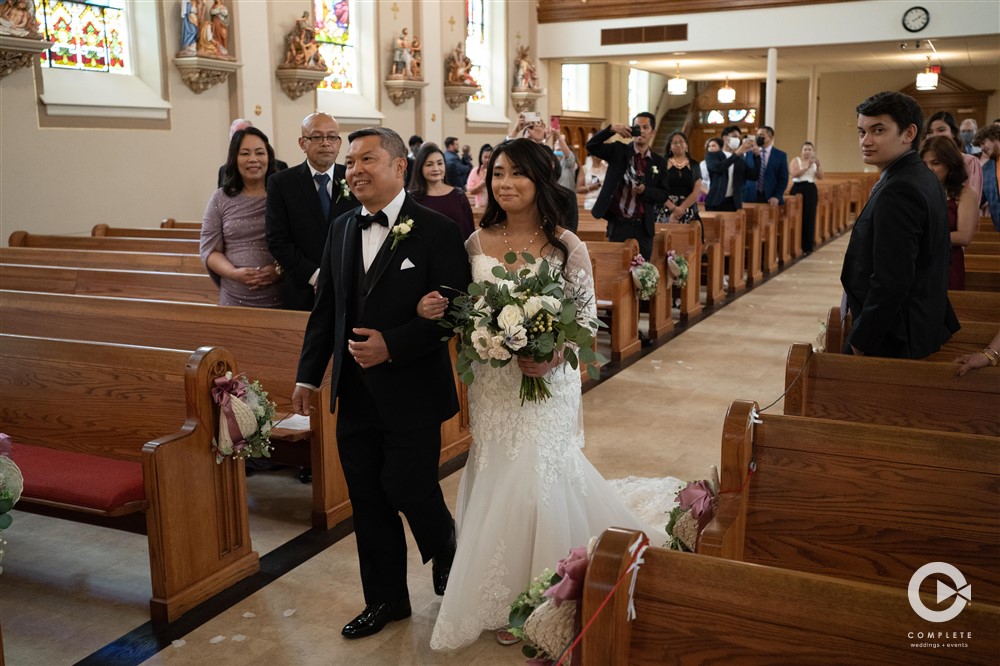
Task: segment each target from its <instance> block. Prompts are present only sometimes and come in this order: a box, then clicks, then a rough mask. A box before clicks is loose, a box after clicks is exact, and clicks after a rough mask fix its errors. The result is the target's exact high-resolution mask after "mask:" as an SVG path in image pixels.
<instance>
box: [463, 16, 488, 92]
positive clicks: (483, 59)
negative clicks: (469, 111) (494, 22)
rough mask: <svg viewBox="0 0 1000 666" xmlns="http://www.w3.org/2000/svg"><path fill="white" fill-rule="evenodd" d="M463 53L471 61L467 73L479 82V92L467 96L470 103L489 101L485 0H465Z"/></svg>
mask: <svg viewBox="0 0 1000 666" xmlns="http://www.w3.org/2000/svg"><path fill="white" fill-rule="evenodd" d="M465 21H466V23H465V25H466V30H465V55H467V56H469V60H471V61H472V67H471V69H469V74H471V75H472V78H473V79H475V80H476V83H478V84H479V92H477V93H476V94H475V95H473V96H472V97H471V98H469V102H470V103H475V104H489V103H490V72H489V68H488V66H487V65H486V63H489V62H490V38H489V34H490V25H489V12H488V11H487V7H486V1H485V0H465Z"/></svg>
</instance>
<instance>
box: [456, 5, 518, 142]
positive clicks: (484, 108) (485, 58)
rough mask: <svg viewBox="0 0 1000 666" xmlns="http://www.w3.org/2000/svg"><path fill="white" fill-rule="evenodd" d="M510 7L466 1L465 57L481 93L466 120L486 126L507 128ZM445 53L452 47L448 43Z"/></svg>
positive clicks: (473, 103)
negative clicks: (468, 61)
mask: <svg viewBox="0 0 1000 666" xmlns="http://www.w3.org/2000/svg"><path fill="white" fill-rule="evenodd" d="M507 4H508V3H506V2H489V1H488V0H465V54H466V55H467V56H468V57H469V60H471V61H472V69H471V71H470V73H471V74H472V78H474V79H475V80H476V83H478V84H479V86H480V91H479V93H478V94H476V95H475V96H474V97H472V99H470V100H469V104H467V105H466V107H465V117H466V119H467V120H468V121H470V122H473V123H486V124H487V125H484V126H499V125H506V124H507V123H509V122H510V121H509V120H508V118H507V91H508V89H509V88H510V85H511V82H510V80H509V79H508V75H507V72H508V68H509V67H510V64H509V63H508V59H507V48H506V43H507V28H506V26H507V14H506V12H507ZM445 46H446V47H447V48H446V49H445V50H446V51H450V50H451V48H453V45H451V44H446V45H445Z"/></svg>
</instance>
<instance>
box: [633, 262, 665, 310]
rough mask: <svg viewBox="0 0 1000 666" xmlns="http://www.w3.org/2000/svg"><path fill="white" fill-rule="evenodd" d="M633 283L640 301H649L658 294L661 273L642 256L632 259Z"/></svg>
mask: <svg viewBox="0 0 1000 666" xmlns="http://www.w3.org/2000/svg"><path fill="white" fill-rule="evenodd" d="M630 270H631V272H632V282H633V283H634V284H635V289H636V292H637V293H638V294H639V300H640V301H648V300H649V299H651V298H652V297H653V296H654V295H655V294H656V287H657V286H658V285H659V283H660V271H659V269H657V268H656V266H654V265H653V264H651V263H649V262H648V261H646V260H645V259H644V258H643V256H642V255H641V254H637V255H635V256H634V257H632V268H631V269H630Z"/></svg>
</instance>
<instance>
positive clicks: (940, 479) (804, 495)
mask: <svg viewBox="0 0 1000 666" xmlns="http://www.w3.org/2000/svg"><path fill="white" fill-rule="evenodd" d="M757 410H758V406H757V403H755V402H751V401H746V400H737V401H735V402H733V403H732V405H731V406H730V408H729V412H728V414H727V415H726V422H725V426H724V428H723V435H722V458H721V461H722V465H721V484H722V487H723V488H729V489H732V490H733V491H732V492H727V493H721V494H720V497H719V505H718V510H717V511H716V515H715V517H714V518H713V520H712V521H711V522H710V523H709V524H708V525H707V526H706V527H705V529H704V530H703V532H702V534H701V536H700V539H699V542H698V553H700V554H704V555H712V556H715V557H723V558H726V559H730V560H740V561H743V562H751V563H753V564H764V565H767V566H773V567H781V568H783V569H795V570H797V571H807V572H810V573H816V574H824V575H828V576H836V577H838V578H847V579H850V580H856V581H860V582H866V583H879V584H884V585H889V586H892V587H894V588H897V589H900V590H903V589H906V586H907V584H908V583H909V581H910V578H911V577H912V576H913V573H914V572H915V571H916V570H917V569H919V568H920V567H922V566H923V565H925V564H927V563H928V562H940V561H945V562H948V563H949V564H952V565H953V566H956V567H958V568H959V570H961V571H962V573H963V574H964V575H965V576H966V578H967V579H968V580H969V582H971V583H972V587H973V590H974V595H975V597H974V598H975V600H976V601H977V602H986V603H990V604H1000V578H998V577H997V575H996V574H997V572H998V571H1000V495H998V494H997V488H998V487H1000V442H998V441H997V439H996V437H987V436H983V435H968V434H961V433H942V432H940V431H934V430H920V429H915V428H906V427H899V426H882V425H873V424H870V423H852V422H847V421H828V420H825V419H813V418H803V417H800V416H782V415H772V414H761V415H757ZM751 462H752V463H753V464H754V470H755V471H754V472H751V471H750V464H751ZM945 489H947V490H945ZM998 610H1000V606H998Z"/></svg>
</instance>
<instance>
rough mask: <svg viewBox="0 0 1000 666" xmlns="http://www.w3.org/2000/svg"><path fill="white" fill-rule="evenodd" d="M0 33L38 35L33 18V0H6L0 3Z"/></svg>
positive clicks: (25, 35)
mask: <svg viewBox="0 0 1000 666" xmlns="http://www.w3.org/2000/svg"><path fill="white" fill-rule="evenodd" d="M0 35H11V36H13V37H40V36H41V35H39V33H38V21H36V20H35V7H34V2H31V0H7V1H6V2H4V3H3V4H0Z"/></svg>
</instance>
